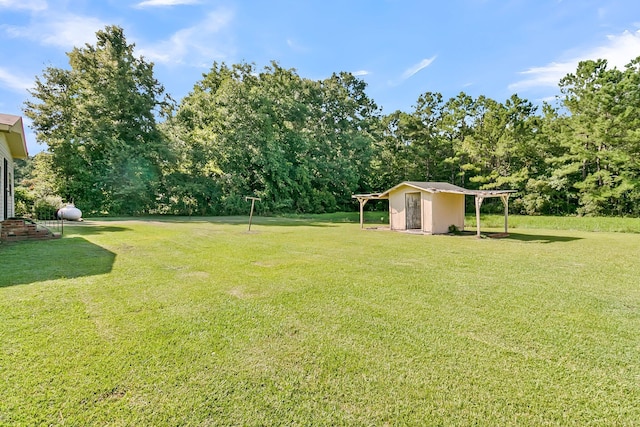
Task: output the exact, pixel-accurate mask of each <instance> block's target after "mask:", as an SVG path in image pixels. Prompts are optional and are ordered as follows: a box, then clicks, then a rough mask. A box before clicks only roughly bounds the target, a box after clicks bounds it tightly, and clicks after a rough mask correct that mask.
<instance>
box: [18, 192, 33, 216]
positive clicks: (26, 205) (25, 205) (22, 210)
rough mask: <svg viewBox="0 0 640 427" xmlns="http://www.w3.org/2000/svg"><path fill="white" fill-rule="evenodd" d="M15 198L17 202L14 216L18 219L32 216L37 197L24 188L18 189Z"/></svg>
mask: <svg viewBox="0 0 640 427" xmlns="http://www.w3.org/2000/svg"><path fill="white" fill-rule="evenodd" d="M13 196H14V199H13V200H14V202H15V209H14V215H15V216H17V217H25V216H26V217H28V216H31V214H32V213H33V204H34V200H35V195H34V194H33V193H31V192H30V191H29V190H27V189H26V188H24V187H16V188H15V191H14V193H13Z"/></svg>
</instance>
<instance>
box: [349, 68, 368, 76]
mask: <svg viewBox="0 0 640 427" xmlns="http://www.w3.org/2000/svg"><path fill="white" fill-rule="evenodd" d="M351 74H353V75H354V76H355V77H360V76H368V75H369V74H371V73H370V72H369V71H367V70H358V71H354V72H352V73H351Z"/></svg>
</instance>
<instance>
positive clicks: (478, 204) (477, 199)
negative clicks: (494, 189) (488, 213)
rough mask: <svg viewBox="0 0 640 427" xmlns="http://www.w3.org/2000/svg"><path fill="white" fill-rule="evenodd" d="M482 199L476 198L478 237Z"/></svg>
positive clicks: (480, 197)
mask: <svg viewBox="0 0 640 427" xmlns="http://www.w3.org/2000/svg"><path fill="white" fill-rule="evenodd" d="M483 200H484V197H482V196H476V236H477V237H480V206H481V205H482V201H483Z"/></svg>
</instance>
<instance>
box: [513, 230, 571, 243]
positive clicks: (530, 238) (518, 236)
mask: <svg viewBox="0 0 640 427" xmlns="http://www.w3.org/2000/svg"><path fill="white" fill-rule="evenodd" d="M505 238H506V239H509V240H519V241H521V242H532V243H560V242H572V241H574V240H581V239H582V237H569V236H555V235H543V234H522V233H511V232H509V235H508V236H507V237H505Z"/></svg>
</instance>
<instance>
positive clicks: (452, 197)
mask: <svg viewBox="0 0 640 427" xmlns="http://www.w3.org/2000/svg"><path fill="white" fill-rule="evenodd" d="M432 196H433V202H432V215H433V222H432V228H431V233H433V234H444V233H447V232H448V231H449V226H450V225H455V226H456V227H458V229H460V230H463V229H464V194H454V193H434V194H432Z"/></svg>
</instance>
